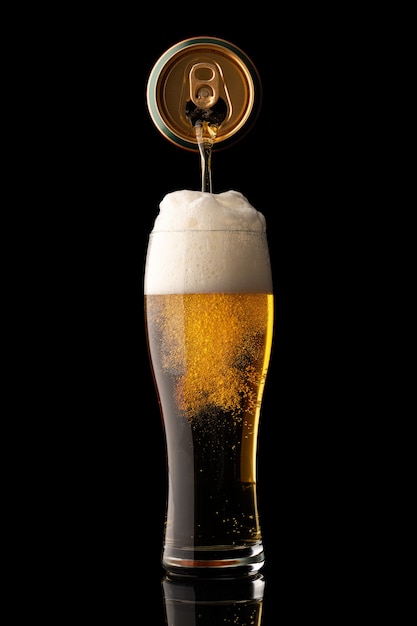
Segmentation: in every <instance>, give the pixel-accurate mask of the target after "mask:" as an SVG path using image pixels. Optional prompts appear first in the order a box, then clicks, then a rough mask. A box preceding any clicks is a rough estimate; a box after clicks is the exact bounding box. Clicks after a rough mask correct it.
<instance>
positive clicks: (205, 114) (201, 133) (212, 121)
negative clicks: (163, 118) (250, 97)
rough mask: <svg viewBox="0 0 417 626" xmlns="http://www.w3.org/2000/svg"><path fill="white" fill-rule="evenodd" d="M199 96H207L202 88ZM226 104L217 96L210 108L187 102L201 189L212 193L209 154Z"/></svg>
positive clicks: (224, 113) (224, 115) (222, 118)
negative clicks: (199, 165) (195, 140)
mask: <svg viewBox="0 0 417 626" xmlns="http://www.w3.org/2000/svg"><path fill="white" fill-rule="evenodd" d="M200 92H201V93H200V94H199V97H201V98H205V97H207V93H206V92H205V91H204V88H202V89H201V90H200ZM226 113H227V106H226V103H225V102H224V100H223V99H222V98H219V99H218V101H217V102H216V104H215V105H214V106H213V107H212V108H207V109H205V108H199V107H197V106H195V107H194V105H193V103H192V102H188V103H187V110H186V115H187V118H188V119H189V121H190V123H191V124H192V125H193V127H194V131H195V135H196V139H197V144H198V150H199V152H200V158H201V191H207V192H209V193H212V191H213V184H212V175H211V155H212V151H213V146H214V142H215V141H216V137H217V132H218V130H219V127H220V125H221V123H222V122H223V120H224V119H225V117H226Z"/></svg>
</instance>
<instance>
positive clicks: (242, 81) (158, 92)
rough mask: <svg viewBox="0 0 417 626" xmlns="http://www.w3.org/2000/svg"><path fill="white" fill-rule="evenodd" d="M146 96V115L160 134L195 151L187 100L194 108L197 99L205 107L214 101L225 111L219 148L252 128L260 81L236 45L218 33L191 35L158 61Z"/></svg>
mask: <svg viewBox="0 0 417 626" xmlns="http://www.w3.org/2000/svg"><path fill="white" fill-rule="evenodd" d="M198 89H199V92H198V96H197V95H196V93H197V92H196V90H198ZM146 98H147V105H148V110H149V114H150V117H151V119H152V121H153V122H154V124H155V126H156V128H157V129H158V130H159V131H160V132H161V133H162V135H163V136H164V137H165V138H166V139H168V140H169V141H171V142H172V143H174V144H176V145H177V146H179V147H181V148H185V149H186V150H192V151H198V142H197V138H196V133H195V129H194V127H193V125H192V123H191V122H190V119H189V117H188V115H187V112H188V110H189V106H190V104H191V106H196V103H197V100H196V98H199V100H198V101H199V102H203V103H205V105H203V106H212V105H213V103H215V102H216V101H217V100H218V101H219V102H220V103H221V105H222V107H225V111H226V112H225V115H223V114H222V116H221V119H222V120H223V121H222V122H221V124H220V126H219V127H218V130H217V135H216V150H219V149H223V148H226V147H229V146H230V145H231V144H232V143H235V141H237V140H238V139H241V138H242V137H243V136H244V135H245V134H246V133H247V131H248V130H250V128H251V127H252V126H253V123H254V122H255V120H256V118H257V116H258V113H259V109H260V104H261V99H262V91H261V81H260V78H259V74H258V71H257V69H256V68H255V66H254V64H253V63H252V61H251V60H250V59H249V57H248V56H247V55H246V54H245V53H244V52H243V51H242V50H241V49H240V48H239V47H237V46H235V45H234V44H232V43H230V42H229V41H226V40H224V39H219V38H217V37H193V38H190V39H185V40H183V41H180V42H179V43H177V44H175V45H173V46H171V47H170V48H169V49H168V50H167V51H166V52H164V54H162V56H161V57H160V58H159V59H158V60H157V62H156V63H155V65H154V66H153V68H152V70H151V72H150V75H149V78H148V83H147V89H146ZM193 103H194V104H193Z"/></svg>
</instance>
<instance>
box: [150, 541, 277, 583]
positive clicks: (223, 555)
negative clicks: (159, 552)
mask: <svg viewBox="0 0 417 626" xmlns="http://www.w3.org/2000/svg"><path fill="white" fill-rule="evenodd" d="M264 563H265V554H264V550H263V545H262V543H258V544H256V545H254V546H251V547H247V546H245V547H242V546H238V547H230V546H210V547H201V546H198V547H196V548H180V549H178V548H176V549H173V548H167V547H165V549H164V552H163V556H162V565H163V567H164V568H165V569H166V570H167V571H168V572H171V573H174V574H177V575H179V576H195V577H197V576H198V577H208V578H210V577H230V578H236V577H238V576H248V575H253V574H256V572H258V571H259V570H260V569H261V568H262V567H263V565H264Z"/></svg>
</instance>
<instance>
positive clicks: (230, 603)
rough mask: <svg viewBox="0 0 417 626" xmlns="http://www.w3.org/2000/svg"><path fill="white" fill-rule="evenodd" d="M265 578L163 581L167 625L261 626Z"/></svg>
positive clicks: (174, 577)
mask: <svg viewBox="0 0 417 626" xmlns="http://www.w3.org/2000/svg"><path fill="white" fill-rule="evenodd" d="M264 589H265V579H264V577H263V576H262V575H261V574H258V575H257V576H254V577H248V578H244V579H200V580H198V579H195V578H194V579H191V580H188V579H186V578H180V577H177V576H172V575H167V576H165V577H164V578H163V579H162V596H163V601H164V608H165V619H166V626H213V624H216V625H217V624H221V625H224V626H227V625H228V624H233V625H234V626H261V624H262V603H263V597H264Z"/></svg>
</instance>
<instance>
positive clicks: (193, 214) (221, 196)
mask: <svg viewBox="0 0 417 626" xmlns="http://www.w3.org/2000/svg"><path fill="white" fill-rule="evenodd" d="M177 230H249V231H256V232H258V231H261V232H265V230H266V222H265V217H264V216H263V214H262V213H260V212H259V211H257V210H256V209H255V208H254V207H253V206H252V205H251V204H250V203H249V202H248V200H247V199H246V198H245V196H243V195H242V194H241V193H240V192H239V191H233V190H232V191H224V192H223V193H217V194H214V193H208V192H206V191H191V190H189V189H183V190H180V191H173V192H171V193H169V194H167V195H166V196H165V197H164V198H163V200H162V202H161V203H160V205H159V215H158V216H157V218H156V220H155V224H154V228H153V232H160V231H177Z"/></svg>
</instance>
